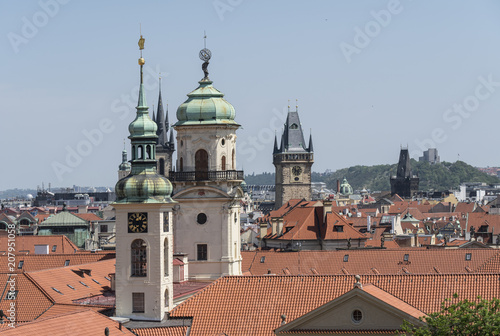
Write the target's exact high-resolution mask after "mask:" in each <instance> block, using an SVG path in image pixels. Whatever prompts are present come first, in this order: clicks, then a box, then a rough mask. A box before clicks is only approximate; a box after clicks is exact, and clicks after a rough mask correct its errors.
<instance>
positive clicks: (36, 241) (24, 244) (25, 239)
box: [0, 235, 79, 254]
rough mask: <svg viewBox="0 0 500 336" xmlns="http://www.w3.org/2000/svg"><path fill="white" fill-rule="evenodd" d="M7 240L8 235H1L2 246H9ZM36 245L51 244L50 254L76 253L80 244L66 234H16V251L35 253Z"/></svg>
mask: <svg viewBox="0 0 500 336" xmlns="http://www.w3.org/2000/svg"><path fill="white" fill-rule="evenodd" d="M7 241H8V239H7V237H0V246H2V247H4V246H7ZM35 245H49V254H52V253H59V254H62V253H66V254H68V253H75V250H79V248H78V246H76V245H75V244H74V243H73V242H72V241H71V240H69V239H68V237H66V236H65V235H54V236H16V252H17V253H18V254H27V253H29V254H35ZM54 246H55V250H54Z"/></svg>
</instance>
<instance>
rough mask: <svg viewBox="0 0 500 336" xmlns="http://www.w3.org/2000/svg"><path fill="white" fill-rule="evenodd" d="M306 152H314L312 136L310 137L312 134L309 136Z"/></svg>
mask: <svg viewBox="0 0 500 336" xmlns="http://www.w3.org/2000/svg"><path fill="white" fill-rule="evenodd" d="M308 151H309V152H310V153H312V152H314V150H313V136H312V132H311V133H310V134H309V148H308Z"/></svg>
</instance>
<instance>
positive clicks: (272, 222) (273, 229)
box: [271, 218, 278, 236]
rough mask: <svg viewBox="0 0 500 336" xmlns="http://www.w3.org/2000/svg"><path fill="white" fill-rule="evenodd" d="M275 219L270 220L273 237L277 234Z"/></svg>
mask: <svg viewBox="0 0 500 336" xmlns="http://www.w3.org/2000/svg"><path fill="white" fill-rule="evenodd" d="M277 221H278V220H277V218H272V219H271V226H272V234H273V236H274V235H275V234H276V233H277V232H278V231H277V225H276V222H277Z"/></svg>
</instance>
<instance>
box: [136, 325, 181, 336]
mask: <svg viewBox="0 0 500 336" xmlns="http://www.w3.org/2000/svg"><path fill="white" fill-rule="evenodd" d="M187 330H188V327H187V326H176V327H158V328H143V329H132V331H133V332H134V333H135V334H136V335H137V336H185V335H187Z"/></svg>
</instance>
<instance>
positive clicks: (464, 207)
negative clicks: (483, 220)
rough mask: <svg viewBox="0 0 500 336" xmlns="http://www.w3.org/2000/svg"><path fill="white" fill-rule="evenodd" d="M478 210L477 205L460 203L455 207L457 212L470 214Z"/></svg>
mask: <svg viewBox="0 0 500 336" xmlns="http://www.w3.org/2000/svg"><path fill="white" fill-rule="evenodd" d="M474 209H476V203H467V202H459V203H457V206H456V207H455V212H461V213H468V212H473V211H474Z"/></svg>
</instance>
